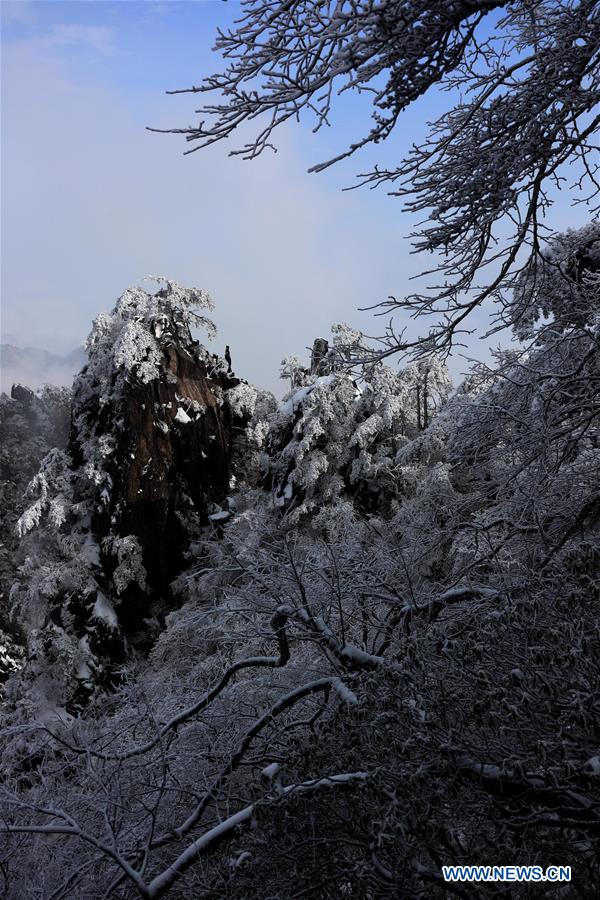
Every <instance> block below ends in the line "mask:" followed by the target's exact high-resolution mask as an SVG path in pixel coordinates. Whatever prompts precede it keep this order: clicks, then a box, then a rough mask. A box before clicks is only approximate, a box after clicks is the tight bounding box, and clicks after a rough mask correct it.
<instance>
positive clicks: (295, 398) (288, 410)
mask: <svg viewBox="0 0 600 900" xmlns="http://www.w3.org/2000/svg"><path fill="white" fill-rule="evenodd" d="M336 377H337V376H336V375H322V376H321V377H320V378H316V379H315V381H313V383H312V384H307V385H306V387H303V388H300V389H299V390H297V391H296V392H295V393H294V394H292V396H291V397H289V398H288V399H287V400H286V401H285V402H283V403H280V404H279V412H280V413H283V414H284V415H286V416H291V415H293V414H294V411H295V410H296V409H297V408H298V406H299V405H300V404H301V403H302V402H303V401H304V400H306V398H307V397H308V395H309V394H311V393H312V392H313V391H314V390H315V388H317V387H324V386H326V385H328V384H333V383H334V381H335V380H336Z"/></svg>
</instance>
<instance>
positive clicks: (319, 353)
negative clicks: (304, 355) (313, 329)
mask: <svg viewBox="0 0 600 900" xmlns="http://www.w3.org/2000/svg"><path fill="white" fill-rule="evenodd" d="M328 351H329V341H327V340H325V338H315V339H314V341H313V348H312V354H311V358H310V374H311V375H327V373H328V371H329V369H328V364H327V353H328Z"/></svg>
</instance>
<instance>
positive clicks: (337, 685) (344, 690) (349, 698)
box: [331, 678, 358, 706]
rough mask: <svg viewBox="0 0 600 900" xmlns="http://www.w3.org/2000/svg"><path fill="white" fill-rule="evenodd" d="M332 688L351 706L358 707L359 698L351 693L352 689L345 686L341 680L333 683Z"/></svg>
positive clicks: (337, 679)
mask: <svg viewBox="0 0 600 900" xmlns="http://www.w3.org/2000/svg"><path fill="white" fill-rule="evenodd" d="M331 684H332V687H333V689H334V691H335V692H336V694H337V695H338V696H339V697H340V698H341V699H342V700H343V701H344V702H345V703H347V704H348V705H349V706H357V705H358V697H357V696H356V694H355V693H354V691H351V690H350V688H349V687H348V686H347V685H345V684H344V682H343V681H341V680H340V679H339V678H336V679H335V680H334V681H332V682H331Z"/></svg>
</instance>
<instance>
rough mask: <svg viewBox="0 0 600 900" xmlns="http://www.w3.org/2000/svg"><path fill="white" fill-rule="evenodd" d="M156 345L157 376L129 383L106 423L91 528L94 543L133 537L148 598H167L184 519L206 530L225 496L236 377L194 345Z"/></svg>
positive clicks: (131, 614) (132, 614)
mask: <svg viewBox="0 0 600 900" xmlns="http://www.w3.org/2000/svg"><path fill="white" fill-rule="evenodd" d="M161 345H162V347H161V349H162V351H163V363H162V365H161V371H160V374H159V376H158V377H157V378H155V379H153V380H152V381H150V382H148V383H145V384H144V383H136V382H135V380H132V381H131V382H129V383H127V384H126V386H125V391H124V396H123V400H122V404H121V405H120V409H118V410H114V418H113V417H111V418H113V421H112V423H110V424H112V426H113V428H114V433H115V434H117V435H118V439H117V445H116V449H115V452H114V454H113V455H112V457H111V461H110V464H109V472H110V476H111V480H112V490H111V492H110V501H109V502H108V504H105V503H99V504H97V506H96V508H95V512H94V515H93V518H92V530H93V532H94V534H95V536H96V538H97V540H98V541H99V543H101V542H102V540H103V539H104V538H105V537H106V536H107V535H108V534H109V533H113V534H115V533H118V534H119V535H122V536H125V535H134V536H135V537H136V538H137V539H138V540H139V543H140V545H141V548H142V554H143V562H144V566H145V569H146V573H147V584H148V587H149V590H150V593H151V594H161V595H162V596H163V597H164V598H166V597H168V595H169V592H170V588H169V585H170V582H171V581H172V579H173V578H174V577H175V576H176V575H177V574H178V573H179V572H180V571H181V568H182V559H183V557H182V554H183V550H184V549H185V546H186V544H187V542H188V541H189V535H188V534H186V530H185V527H184V524H183V522H182V519H183V518H185V516H186V515H187V516H189V515H192V516H195V517H197V520H198V522H199V523H200V524H205V523H206V522H207V521H208V515H209V514H210V512H211V511H212V509H213V505H214V504H218V503H220V502H222V501H223V499H224V498H225V496H226V494H227V492H228V489H229V481H230V477H231V442H232V434H231V417H230V416H229V414H228V409H227V406H226V404H225V403H224V402H223V397H224V395H225V392H226V391H227V390H228V389H230V388H232V387H234V386H235V385H237V384H239V379H236V378H233V377H231V376H229V375H228V374H227V372H226V371H225V370H224V367H223V366H218V365H217V366H210V365H209V363H208V359H207V358H206V357H205V358H203V354H202V353H201V352H200V351H199V350H198V348H197V347H194V346H193V345H190V346H189V347H188V348H185V347H183V346H181V345H178V344H177V343H176V342H175V341H173V340H172V339H171V338H170V337H169V336H166V337H165V338H161ZM209 368H210V369H212V371H210V374H209ZM117 423H118V424H117ZM107 425H109V423H107ZM73 443H74V444H75V443H76V441H75V440H74V442H73ZM73 449H74V448H73ZM130 594H131V592H130ZM132 600H133V597H131V596H130V597H129V603H125V604H124V605H123V612H125V610H126V609H127V608H129V614H128V615H125V619H126V620H129V624H130V625H131V627H134V624H135V623H134V620H135V618H136V615H135V610H134V609H132ZM136 605H137V604H136Z"/></svg>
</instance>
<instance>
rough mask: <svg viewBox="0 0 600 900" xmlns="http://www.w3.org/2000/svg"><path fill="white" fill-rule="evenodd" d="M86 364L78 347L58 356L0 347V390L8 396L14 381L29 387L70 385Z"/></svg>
mask: <svg viewBox="0 0 600 900" xmlns="http://www.w3.org/2000/svg"><path fill="white" fill-rule="evenodd" d="M86 362H87V354H86V352H85V350H84V348H83V347H82V346H81V347H76V348H75V349H74V350H71V351H70V352H69V353H67V354H65V355H64V356H60V355H58V354H56V353H50V351H48V350H43V349H41V348H39V347H17V346H16V345H15V344H8V343H6V344H0V387H1V389H2V390H3V391H5V392H7V393H10V389H11V385H12V384H13V383H15V382H19V383H21V384H25V385H27V386H28V387H31V388H36V387H39V386H40V385H42V384H55V385H59V386H63V385H64V386H70V385H71V383H72V381H73V378H74V377H75V375H76V374H77V373H78V372H79V371H80V369H81V368H82V367H83V366H84V365H85V363H86Z"/></svg>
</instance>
